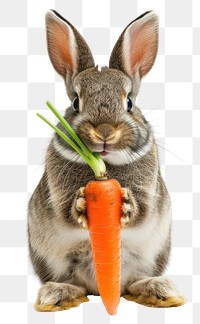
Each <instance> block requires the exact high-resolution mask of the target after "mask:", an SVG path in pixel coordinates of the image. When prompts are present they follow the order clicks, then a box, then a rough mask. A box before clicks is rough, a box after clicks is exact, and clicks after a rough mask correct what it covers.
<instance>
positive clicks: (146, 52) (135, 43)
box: [129, 22, 156, 76]
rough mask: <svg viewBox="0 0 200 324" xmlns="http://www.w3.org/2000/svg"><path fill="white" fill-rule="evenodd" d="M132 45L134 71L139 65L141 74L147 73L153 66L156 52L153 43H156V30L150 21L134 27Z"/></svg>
mask: <svg viewBox="0 0 200 324" xmlns="http://www.w3.org/2000/svg"><path fill="white" fill-rule="evenodd" d="M129 42H130V43H129V46H130V57H129V59H130V67H131V73H132V74H133V73H134V70H135V68H136V66H138V68H139V71H140V75H141V76H143V75H145V74H146V73H147V72H148V71H149V69H150V68H151V66H152V61H153V60H154V58H155V54H156V52H155V51H154V50H153V46H152V44H154V42H155V44H156V36H155V30H154V28H153V26H152V24H151V23H150V22H146V23H145V24H142V25H141V26H138V27H135V26H134V27H133V28H131V30H130V34H129Z"/></svg>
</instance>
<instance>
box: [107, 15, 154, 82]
mask: <svg viewBox="0 0 200 324" xmlns="http://www.w3.org/2000/svg"><path fill="white" fill-rule="evenodd" d="M157 50H158V16H157V14H156V13H155V12H154V11H148V12H146V13H144V14H143V15H141V16H140V17H138V18H137V19H135V20H134V21H133V22H132V23H130V24H129V25H128V26H127V27H126V29H125V30H124V31H123V33H122V34H121V36H120V37H119V39H118V41H117V43H116V45H115V47H114V48H113V51H112V54H111V57H110V63H109V66H110V68H114V69H118V70H121V71H123V72H124V73H126V74H128V75H129V76H130V77H131V79H132V80H134V78H136V77H137V78H138V77H139V78H140V79H141V78H143V77H144V76H145V75H146V74H147V72H149V70H150V69H151V67H152V65H153V63H154V61H155V58H156V54H157Z"/></svg>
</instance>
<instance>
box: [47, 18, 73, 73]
mask: <svg viewBox="0 0 200 324" xmlns="http://www.w3.org/2000/svg"><path fill="white" fill-rule="evenodd" d="M48 33H50V36H51V37H50V41H49V51H50V56H51V59H52V61H53V64H54V66H55V68H56V70H57V71H59V73H60V74H61V75H63V76H64V75H65V74H66V72H67V71H68V72H69V70H71V71H70V72H72V71H73V68H74V66H73V60H72V55H71V46H70V32H69V30H68V29H67V26H66V27H64V26H61V25H60V24H58V23H57V22H56V21H55V20H53V21H52V22H51V27H50V30H49V31H48Z"/></svg>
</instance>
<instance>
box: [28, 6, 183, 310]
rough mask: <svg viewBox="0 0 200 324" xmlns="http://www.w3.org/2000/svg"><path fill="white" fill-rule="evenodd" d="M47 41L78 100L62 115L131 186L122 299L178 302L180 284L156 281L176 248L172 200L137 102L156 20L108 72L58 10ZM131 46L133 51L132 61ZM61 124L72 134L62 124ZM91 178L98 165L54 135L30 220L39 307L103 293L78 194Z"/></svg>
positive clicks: (150, 16)
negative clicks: (139, 297)
mask: <svg viewBox="0 0 200 324" xmlns="http://www.w3.org/2000/svg"><path fill="white" fill-rule="evenodd" d="M144 31H145V32H144ZM135 34H136V36H137V34H140V35H139V37H135ZM47 40H48V49H49V55H50V58H51V61H52V63H53V65H54V67H55V69H56V70H57V72H58V73H59V74H61V75H62V76H63V78H64V80H65V83H66V88H67V92H68V95H69V97H70V99H71V100H72V105H71V106H70V107H69V108H68V109H67V110H66V114H65V118H66V119H67V121H68V122H69V123H70V124H71V125H72V127H73V128H74V129H75V131H76V132H77V133H78V135H79V136H80V138H81V139H82V140H83V141H84V142H85V144H86V145H87V146H88V147H89V148H90V149H91V150H92V151H96V152H100V154H101V155H102V156H103V159H104V161H105V163H106V168H107V172H108V175H109V177H110V178H114V179H116V180H118V181H119V183H120V184H121V186H122V188H125V189H124V198H123V199H124V200H123V206H122V218H121V222H122V230H121V295H124V294H126V293H130V294H131V295H132V296H134V295H137V294H141V295H143V296H144V298H146V297H148V296H150V295H151V296H152V295H153V296H154V297H155V298H157V296H160V298H164V299H166V298H168V297H170V296H178V292H177V290H176V288H175V286H174V285H173V283H172V282H170V281H169V280H168V279H166V278H163V277H159V276H161V274H162V273H163V271H164V270H165V268H166V265H167V263H168V259H169V253H170V246H171V206H170V198H169V195H168V192H167V189H166V187H165V184H164V182H163V179H162V177H161V174H160V167H159V160H158V152H157V145H156V142H155V139H154V135H153V131H152V129H151V126H150V125H149V123H148V122H147V120H146V119H145V118H144V116H143V115H142V112H141V111H140V109H139V108H138V107H136V105H135V98H136V96H137V94H138V91H139V85H140V80H141V78H142V77H143V76H144V75H145V74H146V73H147V72H148V71H149V69H150V68H151V66H152V64H153V62H154V60H155V56H156V52H157V16H156V15H155V13H153V12H149V13H146V14H145V15H142V16H141V17H140V18H138V19H136V20H135V21H134V22H133V23H132V24H130V25H129V26H128V27H127V28H126V29H125V31H124V32H123V33H122V35H121V36H120V38H119V40H118V42H117V44H116V45H115V47H114V49H113V52H112V55H111V59H110V66H109V68H102V69H101V70H99V69H98V68H97V67H95V66H94V61H93V58H92V55H91V53H90V51H89V49H88V47H87V45H86V43H85V41H84V40H83V38H82V37H81V35H80V34H79V33H78V32H77V31H76V29H75V28H74V27H73V26H72V25H71V24H70V23H68V22H67V21H65V20H64V19H63V18H62V17H61V16H60V15H59V14H58V13H56V12H52V11H51V12H49V13H48V14H47ZM129 42H130V44H129ZM138 42H139V44H137V43H138ZM133 47H134V51H135V54H134V53H133V54H132V56H130V57H129V59H127V60H126V59H125V56H126V55H127V53H132V52H133ZM137 48H138V50H137ZM72 53H73V54H72ZM66 62H67V63H66ZM58 127H60V128H61V129H62V130H63V131H64V132H66V130H64V129H63V127H62V126H61V125H60V123H59V124H58ZM93 179H94V175H93V171H92V170H91V168H90V167H89V166H88V165H87V164H86V163H85V162H84V160H83V159H82V158H81V157H80V156H79V155H78V154H77V153H75V152H74V151H73V150H72V149H71V148H70V147H69V145H68V144H67V143H66V142H65V141H63V139H61V138H60V137H59V136H58V135H57V134H54V137H53V139H52V140H51V142H50V144H49V147H48V150H47V154H46V158H45V171H44V174H43V177H42V179H41V181H40V183H39V184H38V186H37V188H36V189H35V191H34V193H33V195H32V197H31V199H30V202H29V215H28V234H29V251H30V257H31V261H32V264H33V267H34V269H35V272H36V274H37V275H38V277H39V278H40V280H41V282H42V283H44V285H43V287H42V288H41V289H40V291H39V294H38V300H39V302H40V303H41V304H49V303H50V304H56V305H57V304H58V303H61V302H62V301H64V300H73V299H75V298H77V297H80V296H83V295H85V294H94V295H98V294H99V293H98V288H97V282H96V277H95V271H94V264H93V259H92V251H91V245H90V239H89V232H88V230H87V229H83V225H84V224H83V223H81V222H80V219H82V218H81V217H82V215H81V212H83V211H84V213H85V212H86V211H85V209H84V208H82V209H81V210H80V208H78V202H79V203H80V196H81V195H80V192H81V191H80V188H81V187H84V186H85V185H86V184H87V183H88V181H90V180H93ZM81 199H82V202H83V197H82V198H81ZM79 207H80V206H79ZM84 219H85V220H84V222H86V218H85V216H84ZM145 296H146V297H145Z"/></svg>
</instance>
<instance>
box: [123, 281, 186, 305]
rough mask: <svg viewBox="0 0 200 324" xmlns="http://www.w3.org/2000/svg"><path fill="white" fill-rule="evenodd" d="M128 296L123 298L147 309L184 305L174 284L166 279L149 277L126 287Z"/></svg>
mask: <svg viewBox="0 0 200 324" xmlns="http://www.w3.org/2000/svg"><path fill="white" fill-rule="evenodd" d="M127 292H128V293H129V295H124V296H123V297H124V298H125V299H127V300H130V301H135V302H136V303H138V304H142V305H144V306H149V307H176V306H181V305H183V304H185V299H184V298H183V296H181V295H180V293H179V292H178V290H177V288H176V286H175V284H174V283H173V282H172V281H171V280H170V279H168V278H166V277H162V276H160V277H150V278H145V279H142V280H139V281H136V282H134V283H133V284H131V285H130V286H129V287H127Z"/></svg>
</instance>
